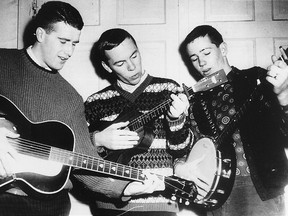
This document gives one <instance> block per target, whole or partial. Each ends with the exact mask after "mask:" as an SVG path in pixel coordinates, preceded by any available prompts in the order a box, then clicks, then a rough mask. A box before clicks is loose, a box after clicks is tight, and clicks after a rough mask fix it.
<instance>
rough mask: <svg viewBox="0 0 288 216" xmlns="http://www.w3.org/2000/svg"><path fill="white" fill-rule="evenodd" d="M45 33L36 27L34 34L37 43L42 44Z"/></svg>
mask: <svg viewBox="0 0 288 216" xmlns="http://www.w3.org/2000/svg"><path fill="white" fill-rule="evenodd" d="M45 33H46V32H45V30H44V29H43V28H41V27H38V28H37V29H36V32H35V36H36V39H37V41H39V42H42V41H43V40H44V36H45Z"/></svg>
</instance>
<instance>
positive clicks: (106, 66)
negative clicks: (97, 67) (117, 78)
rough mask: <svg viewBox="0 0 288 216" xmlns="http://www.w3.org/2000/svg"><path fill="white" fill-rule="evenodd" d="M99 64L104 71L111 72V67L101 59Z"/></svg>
mask: <svg viewBox="0 0 288 216" xmlns="http://www.w3.org/2000/svg"><path fill="white" fill-rule="evenodd" d="M101 64H102V66H103V68H104V69H105V70H106V71H108V72H109V73H112V69H111V68H110V67H109V66H108V65H107V64H106V63H105V62H104V61H101Z"/></svg>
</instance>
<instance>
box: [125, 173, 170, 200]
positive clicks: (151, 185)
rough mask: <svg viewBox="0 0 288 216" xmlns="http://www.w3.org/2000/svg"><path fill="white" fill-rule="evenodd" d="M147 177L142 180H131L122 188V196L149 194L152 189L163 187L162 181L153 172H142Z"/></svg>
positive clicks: (161, 189) (159, 189)
mask: <svg viewBox="0 0 288 216" xmlns="http://www.w3.org/2000/svg"><path fill="white" fill-rule="evenodd" d="M144 174H145V175H146V177H147V179H146V180H145V181H143V182H136V181H134V182H131V183H130V184H128V185H127V187H126V188H125V190H124V196H136V195H141V194H151V193H153V192H154V191H163V190H164V189H165V184H164V181H162V180H160V179H159V178H158V177H157V176H156V175H155V174H151V173H148V172H144Z"/></svg>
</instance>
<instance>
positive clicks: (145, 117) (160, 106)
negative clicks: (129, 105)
mask: <svg viewBox="0 0 288 216" xmlns="http://www.w3.org/2000/svg"><path fill="white" fill-rule="evenodd" d="M191 89H192V87H190V88H188V89H187V90H188V91H190V90H191ZM171 102H172V99H167V100H166V101H164V102H162V103H161V104H159V105H157V106H156V107H154V108H153V109H151V110H150V111H149V112H148V113H145V114H143V115H140V116H139V117H137V118H135V119H133V120H132V121H131V122H130V123H129V124H128V127H129V126H133V125H137V124H139V123H141V122H142V121H143V119H147V118H148V117H149V115H151V113H154V112H156V111H158V110H159V109H162V108H165V107H166V106H167V105H169V104H170V103H171ZM166 109H167V108H166ZM148 121H149V120H148ZM144 123H145V122H144Z"/></svg>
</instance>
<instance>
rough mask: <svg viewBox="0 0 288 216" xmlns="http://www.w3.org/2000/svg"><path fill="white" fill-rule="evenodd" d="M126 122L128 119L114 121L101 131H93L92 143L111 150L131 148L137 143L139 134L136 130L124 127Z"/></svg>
mask: <svg viewBox="0 0 288 216" xmlns="http://www.w3.org/2000/svg"><path fill="white" fill-rule="evenodd" d="M128 124H129V122H128V121H126V122H119V123H115V124H112V125H110V126H109V127H107V128H105V129H104V130H103V131H101V132H97V133H95V134H94V140H95V143H94V144H95V145H96V146H104V147H106V148H108V149H111V150H119V149H129V148H133V147H134V146H135V145H137V144H138V140H139V136H138V134H137V132H135V131H130V130H129V129H125V127H126V126H127V125H128Z"/></svg>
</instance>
